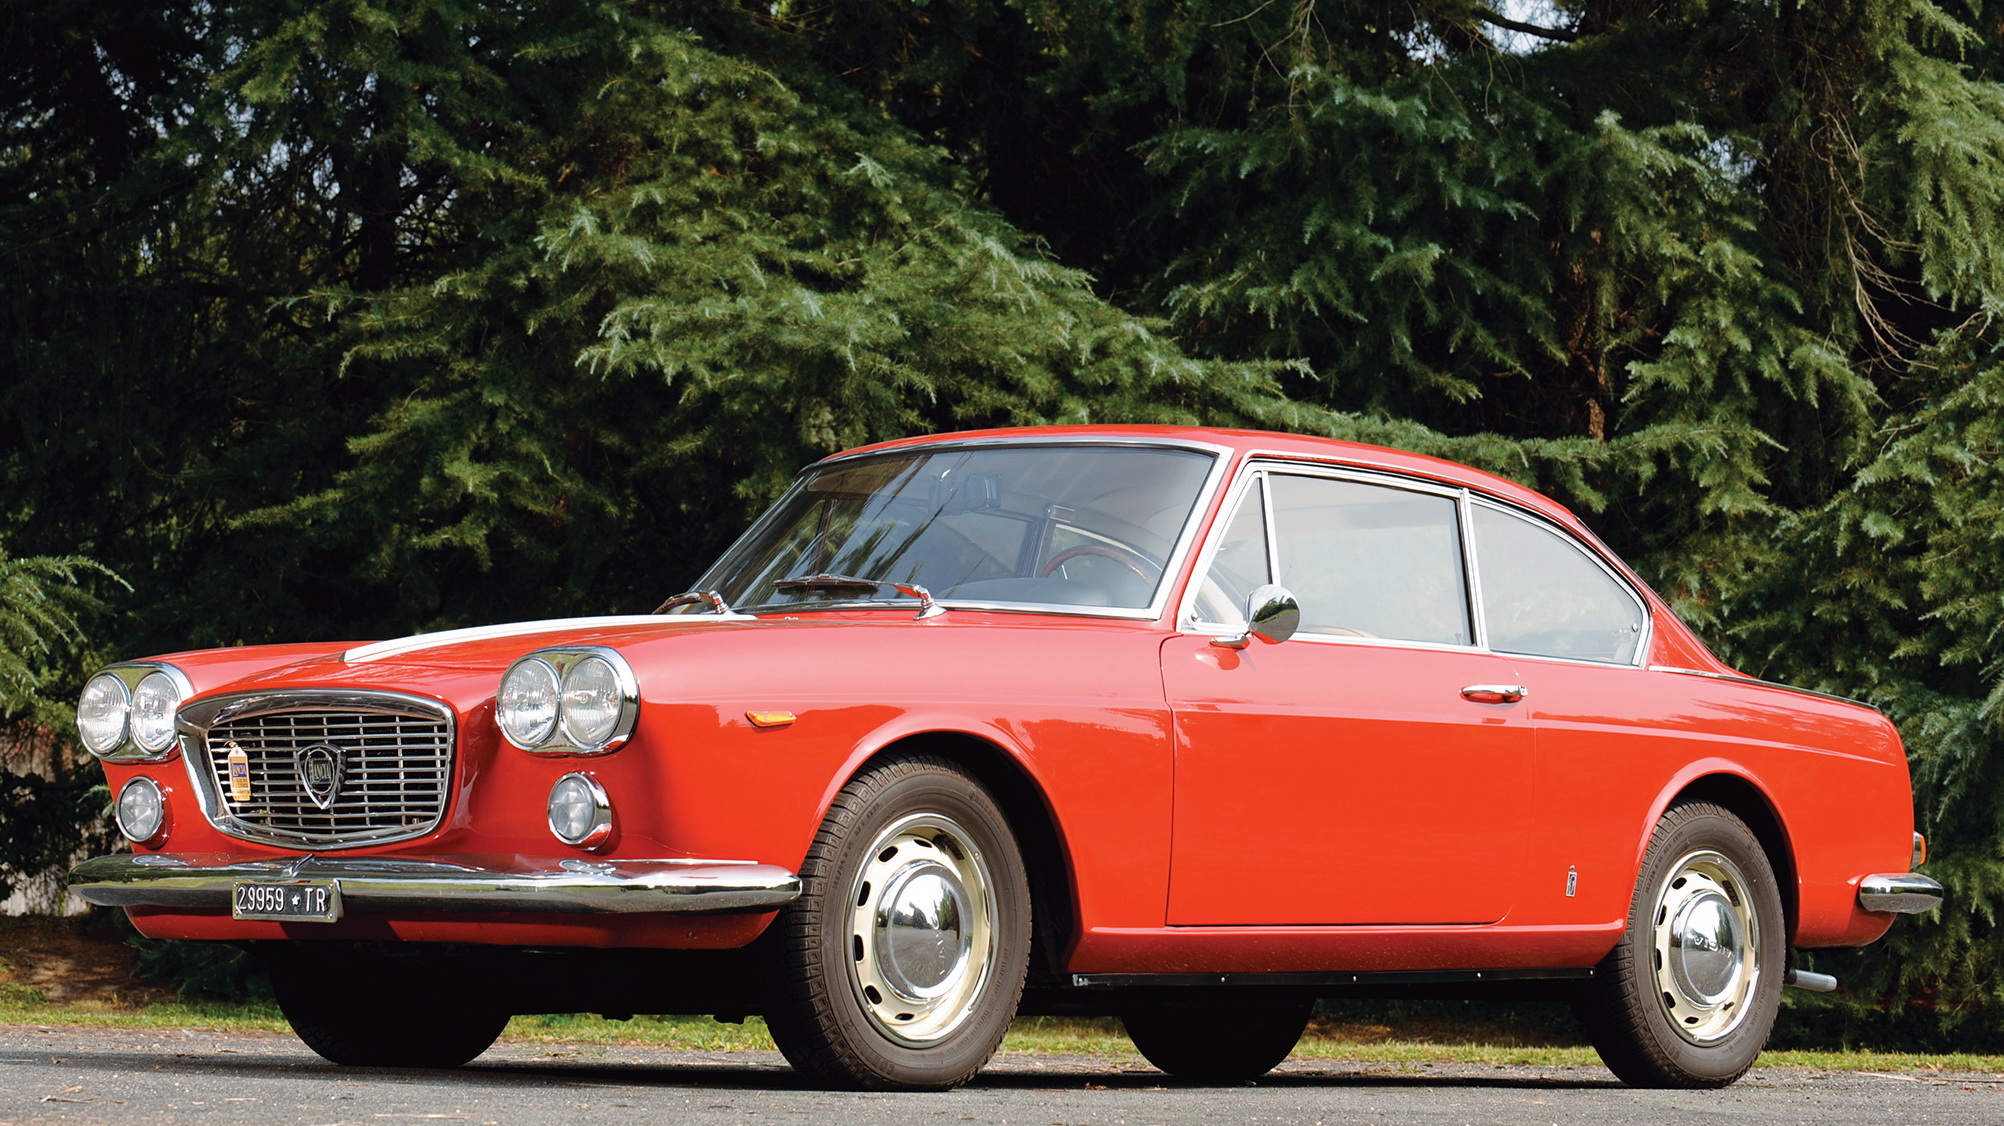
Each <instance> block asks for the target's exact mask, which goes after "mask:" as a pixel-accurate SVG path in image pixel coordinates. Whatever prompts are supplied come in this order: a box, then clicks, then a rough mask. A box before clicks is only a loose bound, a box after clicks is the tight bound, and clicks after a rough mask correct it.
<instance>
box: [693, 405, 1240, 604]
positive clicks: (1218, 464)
mask: <svg viewBox="0 0 2004 1126" xmlns="http://www.w3.org/2000/svg"><path fill="white" fill-rule="evenodd" d="M1007 446H1028V447H1038V446H1042V447H1056V446H1065V447H1074V448H1078V447H1093V446H1099V447H1108V448H1116V449H1119V448H1145V449H1167V450H1184V451H1187V452H1190V453H1198V454H1205V455H1207V456H1209V457H1210V458H1211V467H1210V470H1209V471H1208V472H1207V473H1206V474H1205V475H1204V481H1203V484H1202V485H1200V486H1198V489H1197V496H1196V499H1195V500H1194V501H1193V502H1192V503H1191V505H1190V512H1189V514H1188V515H1187V516H1185V517H1184V519H1183V526H1182V528H1181V529H1180V530H1178V532H1177V533H1176V539H1175V541H1174V543H1173V546H1171V548H1170V550H1169V554H1168V555H1167V556H1166V557H1164V559H1163V560H1162V577H1161V578H1160V579H1159V580H1158V581H1157V582H1156V584H1155V593H1154V594H1153V595H1152V596H1151V597H1150V599H1149V602H1148V605H1147V606H1079V605H1075V604H1072V603H1056V604H1053V603H1044V602H989V601H976V600H970V599H958V598H947V597H939V596H935V598H934V601H935V602H937V603H938V604H939V605H941V606H944V607H946V608H947V609H948V610H987V611H995V612H1000V613H1022V614H1059V615H1063V616H1065V617H1075V618H1114V619H1120V620H1126V621H1137V622H1152V621H1156V620H1158V619H1160V618H1161V617H1162V614H1163V612H1164V610H1165V609H1166V607H1167V606H1168V602H1169V592H1170V591H1171V590H1172V589H1174V588H1175V585H1176V579H1177V577H1178V576H1180V575H1182V574H1183V568H1184V564H1185V563H1186V562H1187V561H1188V559H1189V557H1190V553H1191V551H1192V550H1193V548H1194V547H1195V546H1196V542H1195V541H1196V538H1197V528H1198V527H1199V526H1200V525H1201V524H1202V523H1203V519H1204V514H1205V513H1206V512H1208V511H1210V508H1211V503H1212V500H1213V498H1215V497H1216V496H1217V493H1218V490H1219V488H1220V487H1221V485H1222V482H1223V480H1224V478H1225V476H1226V474H1227V473H1228V471H1229V470H1230V469H1231V465H1232V453H1233V451H1232V449H1231V447H1229V446H1221V445H1217V444H1216V443H1212V442H1199V441H1192V440H1187V439H1180V438H1167V437H1164V438H1154V437H1145V436H1133V437H1119V436H1104V435H1100V436H1089V435H1078V436H1075V437H1074V436H1064V435H1053V436H1041V435H1022V436H1015V437H1007V438H967V439H960V440H947V441H939V442H917V443H911V444H907V445H899V446H894V447H892V448H890V449H879V450H869V451H865V452H860V453H842V454H835V455H833V456H831V457H825V458H822V459H821V460H820V461H817V462H814V463H812V464H810V465H808V466H806V467H805V468H803V469H802V470H801V471H800V474H799V475H798V476H796V477H795V478H794V480H793V484H791V485H789V486H788V487H787V490H786V491H785V492H784V493H781V494H780V496H779V499H777V500H775V501H773V502H772V504H771V505H770V506H768V507H767V508H766V510H765V511H764V512H763V513H761V514H760V515H759V518H758V519H757V520H755V521H753V522H752V525H751V527H749V528H747V529H745V531H744V534H743V535H740V536H739V537H738V538H737V539H735V540H732V541H731V544H730V546H729V547H726V548H725V549H724V550H723V551H722V552H720V553H718V555H717V559H716V562H715V563H712V564H711V566H710V569H709V570H706V571H704V572H703V574H702V575H701V576H700V577H698V578H697V580H696V581H695V583H693V584H692V586H691V589H695V590H709V589H715V588H716V587H717V586H718V583H717V582H716V581H715V579H714V578H713V575H714V573H715V571H716V569H717V567H718V566H719V565H721V564H722V563H723V561H724V560H726V559H729V558H730V557H731V555H732V553H733V552H735V551H737V549H738V547H739V545H741V544H744V543H746V542H748V541H750V540H752V539H753V538H755V537H757V536H759V535H761V534H763V533H764V531H765V529H766V526H767V525H768V524H770V523H772V522H773V521H774V520H776V519H778V515H777V514H778V513H779V512H780V511H781V510H782V509H784V508H785V507H786V504H787V502H788V501H791V500H792V499H793V498H794V496H795V495H796V494H798V493H799V492H800V491H801V490H802V489H803V488H805V487H806V483H807V477H808V474H809V471H818V470H821V469H825V468H830V467H833V466H836V465H843V464H846V463H849V462H853V461H865V460H869V459H871V458H878V457H899V456H909V455H911V454H914V453H918V452H921V451H923V452H925V453H934V452H938V451H943V450H957V449H979V448H997V447H1007ZM884 605H885V604H884V603H883V602H882V601H880V600H853V599H845V600H841V601H835V600H830V601H826V602H801V603H793V604H790V605H786V606H752V607H750V608H748V609H746V610H744V611H742V612H743V613H745V614H746V615H747V616H750V617H761V618H782V619H783V618H788V617H793V616H796V614H797V613H802V612H804V613H822V612H826V611H835V610H879V609H882V608H883V607H884ZM933 620H938V619H933Z"/></svg>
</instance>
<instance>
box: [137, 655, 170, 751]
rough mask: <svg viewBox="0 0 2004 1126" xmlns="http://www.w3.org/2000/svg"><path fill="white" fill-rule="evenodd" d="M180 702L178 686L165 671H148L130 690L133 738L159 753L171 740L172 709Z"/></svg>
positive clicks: (168, 745)
mask: <svg viewBox="0 0 2004 1126" xmlns="http://www.w3.org/2000/svg"><path fill="white" fill-rule="evenodd" d="M180 706H181V689H180V686H178V685H176V684H175V683H174V678H173V677H171V676H168V675H167V674H166V673H164V672H154V673H147V674H146V678H145V679H144V680H141V681H140V682H139V684H138V686H136V687H135V688H133V690H132V721H131V722H132V741H133V742H135V743H137V744H139V749H140V750H143V751H148V752H151V753H154V754H158V753H159V752H161V751H164V750H166V749H167V748H168V747H170V746H172V745H173V743H174V709H175V708H178V707H180Z"/></svg>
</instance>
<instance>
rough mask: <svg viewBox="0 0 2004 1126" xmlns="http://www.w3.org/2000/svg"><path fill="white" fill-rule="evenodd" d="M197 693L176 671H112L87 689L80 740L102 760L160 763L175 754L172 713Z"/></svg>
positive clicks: (153, 667) (141, 667)
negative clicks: (182, 702)
mask: <svg viewBox="0 0 2004 1126" xmlns="http://www.w3.org/2000/svg"><path fill="white" fill-rule="evenodd" d="M193 692H194V687H193V685H191V684H190V683H189V681H188V678H187V676H186V675H185V674H183V673H182V672H181V670H180V669H177V668H175V667H174V666H172V665H162V664H137V663H136V664H125V665H113V666H111V667H110V668H108V669H105V670H104V671H103V672H100V673H98V674H97V675H96V676H93V677H91V678H90V682H89V683H88V684H85V685H84V690H83V696H82V697H81V698H80V699H78V700H77V734H78V735H80V736H81V737H82V739H83V745H84V747H85V749H87V750H88V751H90V753H92V754H94V755H96V756H97V757H99V758H101V759H105V760H107V761H110V762H159V761H160V760H162V759H165V758H169V757H171V756H172V755H173V753H174V709H176V708H178V707H180V706H181V701H183V700H186V699H187V698H188V697H189V696H190V695H192V694H193Z"/></svg>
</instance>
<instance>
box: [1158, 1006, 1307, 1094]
mask: <svg viewBox="0 0 2004 1126" xmlns="http://www.w3.org/2000/svg"><path fill="white" fill-rule="evenodd" d="M1314 1009H1315V1003H1314V1002H1313V1001H1253V1002H1249V1001H1245V1000H1232V999H1226V998H1201V999H1199V998H1191V999H1189V1000H1172V1001H1165V1002H1162V1003H1159V1004H1154V1005H1148V1006H1144V1007H1137V1008H1135V1009H1132V1010H1130V1011H1128V1012H1127V1013H1125V1014H1123V1015H1122V1016H1121V1022H1122V1023H1124V1024H1126V1025H1127V1036H1128V1039H1130V1040H1133V1041H1134V1047H1135V1049H1136V1050H1137V1051H1139V1052H1140V1053H1141V1054H1142V1055H1143V1056H1144V1057H1146V1058H1147V1060H1148V1062H1149V1063H1152V1064H1154V1065H1155V1066H1156V1067H1158V1068H1161V1069H1162V1070H1163V1071H1165V1072H1167V1073H1168V1074H1169V1075H1171V1076H1173V1077H1175V1078H1176V1079H1178V1080H1180V1081H1182V1082H1185V1083H1197V1084H1204V1085H1213V1086H1223V1085H1235V1084H1239V1083H1245V1082H1248V1081H1250V1080H1253V1079H1257V1078H1259V1077H1260V1076H1262V1075H1265V1074H1266V1073H1267V1072H1269V1071H1272V1070H1273V1069H1274V1067H1275V1066H1276V1065H1278V1064H1279V1063H1280V1061H1282V1060H1284V1059H1286V1058H1287V1055H1288V1053H1289V1052H1292V1051H1293V1050H1294V1046H1295V1045H1296V1044H1297V1043H1299V1042H1300V1041H1301V1032H1302V1030H1303V1029H1305V1028H1307V1027H1308V1017H1309V1015H1310V1014H1311V1013H1312V1012H1313V1011H1314Z"/></svg>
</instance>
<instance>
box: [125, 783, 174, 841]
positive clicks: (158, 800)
mask: <svg viewBox="0 0 2004 1126" xmlns="http://www.w3.org/2000/svg"><path fill="white" fill-rule="evenodd" d="M117 819H118V831H119V832H121V833H124V834H125V839H127V840H129V841H131V842H132V843H134V844H142V845H143V844H152V843H153V842H154V841H156V840H159V839H160V837H161V836H162V835H164V831H165V830H166V828H167V801H166V799H165V798H164V797H163V796H162V795H161V793H160V786H159V784H158V783H156V782H154V781H153V779H151V778H146V777H139V778H134V779H133V780H132V781H130V782H127V783H126V784H125V788H124V789H122V790H120V791H118V813H117Z"/></svg>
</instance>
